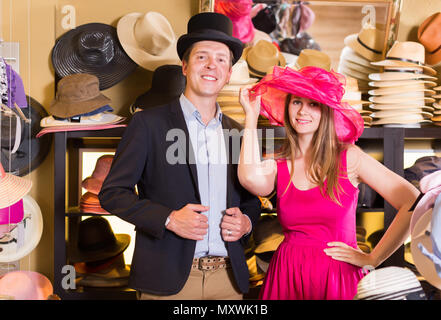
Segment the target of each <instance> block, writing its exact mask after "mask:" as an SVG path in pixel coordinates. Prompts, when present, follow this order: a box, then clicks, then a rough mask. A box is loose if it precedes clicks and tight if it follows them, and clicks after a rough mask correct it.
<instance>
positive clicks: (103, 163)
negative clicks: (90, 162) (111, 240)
mask: <svg viewBox="0 0 441 320" xmlns="http://www.w3.org/2000/svg"><path fill="white" fill-rule="evenodd" d="M112 161H113V155H111V154H106V155H103V156H101V157H99V158H98V160H97V161H96V164H95V169H94V170H93V173H92V176H90V177H87V178H86V179H84V180H83V182H82V183H81V186H82V187H83V188H84V189H86V190H87V192H86V193H85V194H83V195H82V196H81V199H80V212H83V213H96V214H108V212H107V211H106V210H104V209H103V208H102V207H101V204H100V200H99V199H98V194H99V193H100V191H101V187H102V185H103V182H104V179H106V177H107V175H108V174H109V171H110V167H111V165H112Z"/></svg>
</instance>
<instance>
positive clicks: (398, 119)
mask: <svg viewBox="0 0 441 320" xmlns="http://www.w3.org/2000/svg"><path fill="white" fill-rule="evenodd" d="M431 122H432V121H431V120H429V119H427V116H423V115H421V114H406V115H400V116H394V117H385V118H380V119H379V120H374V121H372V125H386V124H391V125H392V124H393V125H401V124H402V125H408V124H421V123H431Z"/></svg>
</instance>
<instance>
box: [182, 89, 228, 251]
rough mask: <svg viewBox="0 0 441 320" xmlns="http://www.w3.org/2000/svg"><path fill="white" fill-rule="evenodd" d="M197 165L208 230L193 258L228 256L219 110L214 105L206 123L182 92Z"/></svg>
mask: <svg viewBox="0 0 441 320" xmlns="http://www.w3.org/2000/svg"><path fill="white" fill-rule="evenodd" d="M179 102H180V104H181V108H182V111H183V113H184V118H185V122H186V124H187V129H188V133H189V136H190V141H191V145H192V147H193V152H194V158H195V163H196V168H197V176H198V186H199V194H200V197H201V204H202V205H204V206H208V207H209V208H210V209H209V210H208V211H205V212H202V213H201V214H203V215H205V216H206V217H207V218H208V226H209V227H208V233H207V234H206V235H205V237H204V239H203V240H198V241H197V242H196V250H195V255H194V256H195V258H199V257H204V256H207V255H213V256H228V253H227V248H226V246H225V242H224V241H223V239H222V235H221V228H220V224H221V221H222V216H223V215H224V211H225V209H227V153H226V150H225V140H224V132H223V130H222V112H221V110H220V107H219V105H218V104H216V108H217V109H216V115H215V116H214V118H213V119H212V120H211V121H210V122H209V123H208V124H207V125H205V124H204V123H203V122H202V117H201V114H200V113H199V111H198V110H197V109H196V107H195V106H194V105H193V104H192V103H191V102H190V101H189V100H188V99H187V98H186V97H185V96H184V94H181V96H180V98H179Z"/></svg>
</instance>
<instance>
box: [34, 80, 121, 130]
mask: <svg viewBox="0 0 441 320" xmlns="http://www.w3.org/2000/svg"><path fill="white" fill-rule="evenodd" d="M110 102H111V100H110V99H109V98H108V97H106V96H105V95H103V94H102V93H101V92H100V89H99V80H98V78H97V77H96V76H94V75H92V74H87V73H78V74H73V75H68V76H66V77H64V78H63V79H61V80H60V81H59V82H58V85H57V94H56V97H55V99H54V100H52V102H51V104H50V106H49V112H50V113H51V115H50V116H48V117H44V118H43V119H41V121H40V126H41V127H42V128H43V129H42V130H41V131H40V132H39V133H38V135H37V137H39V136H41V135H43V134H45V133H48V132H58V131H73V130H99V129H108V128H114V127H119V126H125V125H118V123H120V122H122V121H124V120H125V118H124V117H121V116H118V115H116V114H113V113H112V111H113V108H112V107H110V106H109V103H110Z"/></svg>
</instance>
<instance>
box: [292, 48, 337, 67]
mask: <svg viewBox="0 0 441 320" xmlns="http://www.w3.org/2000/svg"><path fill="white" fill-rule="evenodd" d="M294 65H295V67H296V68H297V69H301V68H303V67H306V66H314V67H318V68H322V69H325V70H326V71H330V70H331V58H330V57H329V56H328V55H327V54H326V53H324V52H322V51H319V50H314V49H303V50H302V51H301V52H300V54H299V57H298V58H297V60H296V62H295V64H294Z"/></svg>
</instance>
